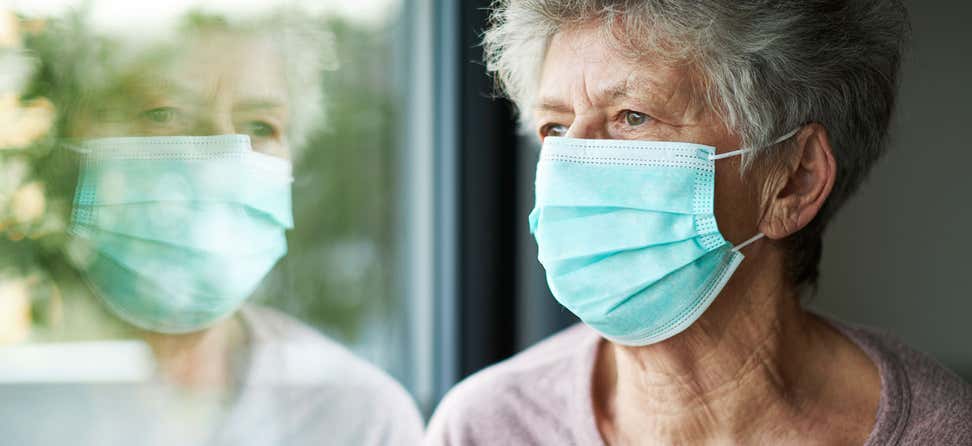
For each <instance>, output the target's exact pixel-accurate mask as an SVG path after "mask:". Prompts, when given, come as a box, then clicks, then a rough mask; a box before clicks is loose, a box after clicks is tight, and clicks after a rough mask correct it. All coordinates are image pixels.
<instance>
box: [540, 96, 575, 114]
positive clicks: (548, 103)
mask: <svg viewBox="0 0 972 446" xmlns="http://www.w3.org/2000/svg"><path fill="white" fill-rule="evenodd" d="M534 108H535V109H536V110H537V111H546V112H555V113H573V112H574V108H573V107H571V106H569V105H567V104H566V103H564V102H562V101H560V100H558V99H553V98H543V99H540V100H539V101H537V105H536V107H534Z"/></svg>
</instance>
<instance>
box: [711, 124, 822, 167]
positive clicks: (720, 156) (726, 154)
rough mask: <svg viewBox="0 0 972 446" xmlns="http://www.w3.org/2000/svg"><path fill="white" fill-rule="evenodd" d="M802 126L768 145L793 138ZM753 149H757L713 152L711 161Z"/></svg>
mask: <svg viewBox="0 0 972 446" xmlns="http://www.w3.org/2000/svg"><path fill="white" fill-rule="evenodd" d="M802 128H803V127H797V128H795V129H793V131H791V132H789V133H787V134H785V135H783V136H781V137H779V138H777V139H776V141H773V142H771V143H769V144H767V145H766V147H769V146H773V145H776V144H779V143H781V142H783V141H786V140H788V139H790V138H792V137H793V135H796V134H797V133H798V132H799V131H800V129H802ZM753 150H756V149H753V148H742V149H738V150H733V151H731V152H725V153H720V154H717V155H716V154H713V155H709V160H710V161H715V160H721V159H723V158H729V157H733V156H738V155H742V154H743V153H747V152H752V151H753Z"/></svg>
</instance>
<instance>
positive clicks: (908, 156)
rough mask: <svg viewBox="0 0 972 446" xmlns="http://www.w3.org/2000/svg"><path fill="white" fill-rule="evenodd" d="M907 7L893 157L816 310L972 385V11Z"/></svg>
mask: <svg viewBox="0 0 972 446" xmlns="http://www.w3.org/2000/svg"><path fill="white" fill-rule="evenodd" d="M906 3H907V4H908V8H909V10H910V12H911V21H912V28H913V34H914V35H913V41H912V44H911V48H910V52H909V54H908V57H907V60H906V61H905V65H904V73H903V74H904V75H903V79H902V84H901V92H900V96H899V100H900V102H899V104H898V111H897V118H896V123H895V124H894V126H893V128H892V135H891V146H890V151H889V152H888V154H887V157H886V158H884V160H883V161H882V162H881V163H880V164H879V165H878V166H877V167H876V168H875V170H874V171H873V173H872V175H871V177H870V178H869V180H868V181H867V182H866V183H865V184H864V186H863V187H862V188H861V190H860V191H859V192H858V193H857V195H856V196H855V197H854V198H853V199H852V200H851V201H850V202H848V204H847V206H846V207H845V208H844V209H843V210H842V211H841V212H840V213H839V214H838V216H837V218H836V220H835V221H834V224H833V225H832V227H831V228H830V230H829V233H828V234H827V237H826V241H825V242H824V259H823V268H822V272H821V274H822V281H821V286H820V292H819V295H818V296H817V297H816V299H815V300H814V301H813V302H812V305H811V306H812V307H813V308H816V309H819V310H821V311H824V312H827V313H830V314H833V315H836V316H838V317H840V318H842V319H845V320H850V321H855V322H860V323H863V324H867V325H872V326H878V327H882V328H884V329H886V330H888V331H891V332H893V333H895V334H897V335H898V336H900V337H901V338H903V339H905V340H906V341H907V342H908V343H909V344H910V345H912V346H914V347H916V348H917V349H919V350H922V351H925V352H928V353H930V354H932V355H933V356H935V357H936V358H938V359H939V360H940V361H942V362H944V363H945V364H947V365H948V366H950V367H951V368H952V369H953V370H955V371H956V372H958V373H960V374H962V375H963V376H965V378H966V379H968V380H970V381H972V232H969V231H972V196H970V195H972V144H970V140H969V136H970V132H969V130H970V129H972V84H970V82H972V28H970V27H969V23H970V22H972V4H970V3H967V2H958V1H952V2H935V1H927V0H923V1H917V0H916V1H910V2H906ZM945 3H947V5H946V4H945Z"/></svg>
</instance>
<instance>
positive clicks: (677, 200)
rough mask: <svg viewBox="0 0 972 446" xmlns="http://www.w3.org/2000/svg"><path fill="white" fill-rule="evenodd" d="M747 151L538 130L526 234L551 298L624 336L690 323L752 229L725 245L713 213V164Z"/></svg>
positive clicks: (641, 337) (640, 341) (663, 335)
mask: <svg viewBox="0 0 972 446" xmlns="http://www.w3.org/2000/svg"><path fill="white" fill-rule="evenodd" d="M794 134H796V131H793V132H791V133H789V134H787V135H785V136H784V137H782V138H780V139H778V140H777V141H775V142H774V143H773V144H776V143H779V142H782V141H785V140H786V139H789V138H790V137H792V136H793V135H794ZM750 150H752V149H740V150H736V151H732V152H727V153H724V154H719V155H716V153H715V148H713V147H710V146H705V145H700V144H692V143H684V142H662V141H631V140H603V139H576V138H564V137H547V138H545V139H544V143H543V147H542V149H541V153H540V161H539V163H538V165H537V177H536V204H535V206H534V209H533V211H532V212H531V213H530V232H531V233H532V234H533V235H534V237H535V238H536V241H537V247H538V260H539V261H540V263H541V264H543V266H544V269H545V270H546V275H547V283H548V285H549V286H550V290H551V292H552V293H553V295H554V297H555V298H556V299H557V301H558V302H560V304H561V305H563V306H564V307H566V308H567V309H569V310H570V311H571V312H573V313H574V314H575V315H577V317H579V318H580V319H581V320H582V321H583V322H584V323H585V324H587V325H589V326H590V327H592V328H593V329H595V330H596V331H598V332H599V333H600V334H601V335H603V336H604V337H605V338H607V339H609V340H611V341H613V342H616V343H619V344H623V345H632V346H640V345H648V344H652V343H656V342H659V341H662V340H665V339H668V338H670V337H672V336H674V335H676V334H678V333H680V332H682V331H683V330H685V329H686V328H688V327H689V326H690V325H691V324H692V323H694V322H695V321H696V320H698V318H699V317H700V316H701V315H702V313H703V312H704V311H705V310H706V309H707V308H708V307H709V305H710V304H711V303H712V301H713V300H714V299H715V297H716V296H717V295H718V294H719V292H720V291H721V290H722V288H723V287H724V286H725V284H726V282H727V281H728V280H729V278H730V277H731V276H732V274H733V272H734V271H735V270H736V268H737V267H738V266H739V264H740V263H741V262H742V260H743V254H742V253H741V252H740V249H742V248H743V247H744V246H746V245H748V244H749V243H752V242H753V241H756V240H757V239H759V238H760V237H762V234H758V235H756V236H755V237H753V238H751V239H749V240H747V241H746V242H743V243H741V244H739V245H738V246H735V247H734V246H732V245H730V244H729V243H728V242H726V240H725V239H724V238H723V236H722V234H721V233H720V232H719V228H718V225H717V224H716V218H715V215H714V213H713V212H714V211H713V201H714V189H715V161H716V160H717V159H721V158H726V157H730V156H737V155H740V154H742V153H745V152H747V151H750Z"/></svg>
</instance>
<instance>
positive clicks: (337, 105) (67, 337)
mask: <svg viewBox="0 0 972 446" xmlns="http://www.w3.org/2000/svg"><path fill="white" fill-rule="evenodd" d="M319 3H320V2H309V1H308V2H286V3H283V2H278V3H277V4H272V3H269V2H262V1H223V2H198V1H179V2H162V3H157V4H152V5H148V4H141V3H137V2H116V1H93V2H81V1H71V0H64V1H49V2H14V3H13V4H12V5H11V6H9V7H8V9H5V10H0V22H2V23H0V71H2V73H3V75H0V119H2V121H3V122H4V124H3V127H2V128H0V393H3V394H5V395H6V396H4V397H3V399H4V400H5V401H13V400H14V399H15V398H13V396H19V397H22V398H21V399H19V401H21V403H18V405H17V406H11V405H9V404H6V403H4V404H0V406H3V408H2V409H0V414H13V413H15V412H17V411H20V412H22V413H35V414H42V415H41V419H42V420H43V421H46V422H50V423H53V424H56V425H57V426H59V427H62V428H63V427H65V426H71V425H77V424H78V423H81V422H82V421H83V422H84V423H89V422H90V426H87V427H86V428H85V429H83V430H82V431H83V433H84V434H83V435H82V434H79V431H72V430H71V429H60V430H59V431H58V432H53V431H52V432H41V431H42V430H43V429H42V427H40V426H46V425H47V424H45V423H39V424H35V425H33V427H31V428H29V429H26V431H24V430H18V431H16V432H15V433H14V434H13V435H14V436H13V438H17V439H21V440H24V441H23V443H25V444H29V443H30V442H31V441H32V440H33V441H37V442H46V441H65V440H67V439H72V438H73V439H79V438H83V439H87V440H90V441H91V443H92V444H98V443H101V442H106V441H119V440H120V439H124V438H125V437H124V435H126V434H131V435H144V438H143V439H144V440H145V441H146V442H151V441H152V440H154V439H158V441H159V442H160V443H164V444H192V442H193V441H196V440H200V441H201V439H206V438H212V436H213V435H217V436H219V435H226V436H227V437H226V438H233V437H232V435H237V434H239V429H237V432H223V430H232V429H230V428H226V425H231V426H232V425H234V423H235V424H236V425H237V427H239V426H245V425H246V420H251V419H250V418H247V417H251V416H253V414H252V413H243V414H241V413H240V410H239V409H238V407H237V406H244V405H246V404H248V402H247V399H246V398H247V396H246V395H250V396H249V398H252V395H251V394H247V393H246V390H245V387H246V386H247V385H248V383H249V381H248V380H249V379H251V378H253V376H254V375H256V374H259V373H269V375H264V376H278V375H281V374H284V373H285V372H286V373H290V374H300V373H307V374H310V375H313V376H317V377H318V378H317V379H320V375H326V374H327V373H330V371H334V373H338V374H340V373H347V371H346V370H344V368H347V367H351V366H350V365H348V364H349V363H341V364H331V363H329V361H330V362H335V361H341V360H342V359H341V358H345V359H347V360H348V361H355V362H354V364H358V362H356V361H360V366H361V367H362V368H361V369H360V370H364V371H363V372H361V374H359V376H358V377H360V376H363V375H367V374H372V373H374V372H375V371H376V370H378V369H380V370H383V371H384V372H385V373H387V374H388V375H389V376H390V378H387V380H384V378H381V379H378V380H379V381H381V383H383V384H381V385H390V384H388V383H391V382H393V381H392V378H394V379H395V380H397V381H398V382H400V383H401V384H402V386H404V388H405V389H407V390H408V391H409V392H411V394H412V395H413V396H412V397H413V398H415V399H416V400H417V401H418V402H419V403H420V404H421V405H422V406H423V409H425V410H426V411H428V410H429V409H431V406H432V405H433V404H434V402H435V401H434V399H435V397H436V396H435V394H436V392H439V393H441V390H436V389H435V387H436V384H435V380H436V377H435V374H436V373H438V372H436V373H433V366H434V362H435V361H436V355H437V353H436V349H435V346H434V345H433V339H434V338H435V336H434V334H433V330H435V329H436V328H435V327H436V326H437V324H438V321H437V320H436V317H435V316H434V314H435V311H436V310H435V308H436V304H435V300H436V299H438V297H437V296H438V295H437V294H436V293H437V289H439V288H438V285H437V283H436V277H437V276H436V271H435V269H436V265H437V263H436V261H435V258H436V256H437V255H438V254H437V253H438V251H437V250H439V251H441V250H447V249H448V248H444V247H442V245H441V243H440V242H439V241H438V240H439V239H438V236H437V233H436V226H437V225H436V218H437V217H436V216H437V215H441V214H437V212H438V206H437V203H438V202H439V200H438V198H437V196H436V194H437V183H436V181H437V180H435V178H437V173H438V172H437V169H440V168H441V166H438V165H437V164H436V156H437V155H436V151H437V150H438V149H437V148H436V147H437V144H438V141H439V140H440V137H439V136H438V135H437V133H436V132H437V130H436V129H437V128H438V127H437V123H436V121H435V119H434V117H433V115H434V113H436V110H437V109H438V107H439V104H437V103H436V99H435V96H434V95H433V94H432V93H431V92H432V89H433V87H434V84H433V82H434V75H435V70H434V63H435V59H436V58H437V57H438V55H437V54H438V53H437V52H436V50H435V46H434V44H433V38H434V35H433V34H432V33H433V32H434V31H433V28H432V27H431V26H430V25H432V24H433V23H434V22H435V18H434V17H435V14H434V11H433V9H434V8H433V5H432V3H431V2H428V1H408V0H367V1H356V2H353V3H352V2H329V3H324V4H323V5H321V4H319ZM7 123H11V124H7ZM279 161H282V163H281V162H279ZM287 161H289V163H287ZM288 164H289V165H290V166H292V167H288ZM268 166H270V167H268ZM281 166H284V167H281ZM271 167H272V168H271ZM278 167H279V169H278ZM271 171H272V172H271ZM258 172H259V173H258ZM291 179H292V183H291V182H289V180H291ZM288 185H289V186H288ZM160 203H161V204H160ZM173 203H176V204H173ZM289 203H292V206H288V204H289ZM291 211H292V212H291ZM290 216H292V222H291V221H289V217H290ZM284 235H285V239H281V237H282V236H284ZM284 240H285V242H284ZM282 249H285V252H284V251H283V250H282ZM278 258H279V260H277V259H278ZM186 296H192V297H193V298H192V299H186V298H185V297H186ZM180 299H181V300H180ZM244 301H245V303H242V304H241V303H240V302H244ZM200 302H203V303H200ZM239 305H242V307H239ZM238 307H239V308H242V309H240V310H237V308H238ZM255 307H258V308H261V310H259V311H257V310H253V309H252V308H255ZM263 308H273V309H276V311H277V312H267V313H265V314H264V313H262V311H264V310H262V309H263ZM233 319H240V320H241V321H242V322H240V324H241V327H242V328H238V329H237V330H236V331H234V330H231V329H226V330H223V331H219V333H221V334H220V335H219V336H216V335H213V334H212V333H216V332H217V331H216V330H213V329H212V327H224V326H228V323H226V322H225V321H228V320H233ZM255 319H259V321H258V322H254V321H253V320H255ZM257 326H259V328H254V327H257ZM306 327H312V328H313V329H316V330H317V331H319V332H320V333H322V334H323V335H324V336H325V337H324V338H322V339H324V340H323V341H322V340H321V339H318V338H316V337H315V336H317V335H309V334H307V331H306ZM200 330H202V331H200ZM257 331H259V333H257ZM185 333H207V334H206V335H193V334H185ZM241 333H242V334H241ZM194 336H195V337H194ZM265 337H276V338H279V339H281V340H283V344H285V348H284V349H282V350H287V349H289V350H288V352H287V353H279V352H278V353H279V354H280V355H282V356H274V358H282V359H281V360H280V362H276V363H275V362H273V361H272V360H267V361H266V362H267V363H264V364H262V365H257V364H256V363H257V362H259V361H258V360H259V358H263V357H262V356H260V355H261V353H260V352H259V350H257V349H256V348H255V347H253V346H255V345H257V344H259V342H262V341H263V340H264V338H265ZM237 338H239V339H237ZM314 342H324V343H326V345H331V344H328V343H333V346H332V347H333V349H332V350H327V349H326V348H324V347H321V348H324V350H321V348H308V347H307V345H306V344H308V343H311V344H312V346H317V345H318V344H313V343H314ZM338 344H340V345H343V346H344V347H346V348H347V349H349V350H350V351H351V352H353V356H352V355H348V356H342V355H341V354H340V353H336V352H338V351H339V347H336V345H338ZM236 345H241V346H248V347H247V348H239V349H233V348H231V347H232V346H236ZM321 345H325V344H321ZM187 346H188V347H187ZM200 346H203V347H200ZM227 346H230V347H227ZM249 347H253V348H249ZM327 348H330V347H327ZM282 350H281V351H282ZM239 352H244V353H242V354H237V353H239ZM293 352H296V353H295V354H296V355H297V356H296V357H290V356H287V355H290V354H291V353H293ZM322 352H324V353H322ZM254 358H257V359H254ZM321 362H323V363H324V364H323V365H322V364H319V363H321ZM203 363H205V364H222V369H220V367H216V368H215V369H213V368H212V367H203V366H200V364H203ZM259 367H264V368H268V369H267V370H265V371H264V372H259V371H255V370H254V369H255V368H259ZM275 367H276V368H278V369H279V370H273V369H274V368H275ZM314 367H318V368H317V369H315V368H314ZM368 367H374V369H371V368H368ZM351 369H353V370H357V369H354V368H353V367H351ZM288 376H290V375H288ZM339 376H345V375H339ZM368 376H371V375H368ZM342 379H343V378H342ZM362 379H364V378H362ZM146 383H149V384H151V385H148V386H146V385H145V384H146ZM347 384H348V386H347V387H350V388H353V387H354V386H355V385H363V384H361V383H360V382H358V381H357V377H350V378H347ZM318 387H320V386H318ZM318 387H315V389H316V390H312V391H308V392H307V393H306V395H305V397H306V398H311V399H313V395H314V394H313V392H320V389H319V388H318ZM133 388H137V389H139V390H138V392H133V391H132V389H133ZM171 388H176V389H182V390H186V389H189V390H190V392H188V393H185V392H183V393H180V392H168V391H167V390H166V389H168V390H171ZM160 389H162V390H160ZM276 389H277V390H278V391H280V392H284V390H281V389H280V388H279V387H277V388H276ZM160 392H161V393H160ZM268 393H269V392H268ZM135 394H137V395H141V396H140V397H139V398H135V397H132V395H135ZM187 394H191V395H192V396H191V397H186V396H185V395H187ZM25 395H33V396H31V397H29V398H28V397H24V396H25ZM146 395H148V396H146ZM173 395H175V396H173ZM200 395H201V396H200ZM277 396H279V395H277ZM275 397H276V396H275ZM263 398H264V399H265V400H251V402H252V401H270V400H273V401H275V403H280V399H279V398H283V397H282V396H279V398H277V399H273V398H270V397H269V396H267V395H264V396H263ZM267 398H270V399H267ZM294 398H296V396H295V397H294ZM318 398H320V399H321V400H322V401H323V400H324V399H327V398H332V396H331V395H324V394H322V395H319V396H318ZM106 402H107V403H106ZM25 404H27V405H30V407H25V406H24V405H25ZM105 404H110V405H114V406H115V407H114V408H113V410H128V412H127V413H128V414H132V418H133V420H130V421H132V423H131V425H130V426H128V427H126V428H119V427H118V425H117V424H113V423H112V420H110V419H106V418H107V417H108V415H104V416H101V415H97V416H96V418H98V419H97V420H94V421H92V420H90V419H88V418H87V417H81V416H79V414H81V413H95V414H97V413H98V412H97V411H95V412H89V410H94V409H95V408H99V407H101V408H103V407H104V405H105ZM147 404H148V405H152V404H154V405H156V406H157V407H156V408H158V407H164V409H163V410H161V413H162V414H163V415H165V417H164V418H166V419H164V420H161V421H159V422H158V423H157V426H154V427H150V426H149V424H151V423H145V420H135V418H137V417H136V416H135V415H134V414H141V413H144V411H145V410H147V409H146V405H147ZM256 404H257V405H260V404H261V403H256ZM403 404H404V403H403ZM132 405H134V406H135V407H133V406H132ZM264 406H266V407H260V408H258V409H260V410H262V411H263V412H262V413H264V414H271V415H273V411H274V410H276V411H278V414H277V418H278V419H277V420H276V422H271V423H270V425H271V427H267V425H266V424H263V425H261V427H260V428H259V429H256V430H255V431H256V434H255V435H257V436H255V437H253V438H251V439H250V440H249V441H256V442H257V444H274V443H273V441H276V440H274V439H278V440H279V438H285V436H286V435H289V434H285V432H284V431H286V430H287V429H290V427H288V425H287V424H286V423H287V422H292V421H293V420H292V418H293V413H291V412H288V410H287V408H283V409H281V408H280V407H279V404H277V405H276V406H273V405H271V404H269V403H268V404H264ZM270 406H272V407H270ZM322 406H323V404H322ZM354 407H355V408H356V409H346V410H352V411H353V410H357V409H362V408H361V407H358V406H354ZM303 409H306V410H311V409H307V408H303ZM313 410H316V411H318V413H317V414H316V416H317V417H321V416H323V415H321V413H324V412H327V410H325V409H324V408H320V407H318V408H314V409H313ZM328 410H334V411H335V412H337V409H335V408H331V409H328ZM403 410H405V409H403ZM106 413H114V412H106ZM328 413H329V412H328ZM311 415H313V414H311ZM332 415H333V414H332ZM338 415H340V414H338ZM23 416H25V415H21V416H19V417H13V418H10V420H14V421H12V423H19V422H21V421H23V420H24V419H23ZM390 416H391V415H390ZM349 417H351V414H350V413H348V414H345V418H344V419H348V420H350V421H354V419H353V418H349ZM332 418H333V417H332ZM339 419H340V417H339ZM416 420H417V417H416ZM350 421H349V422H350ZM265 422H266V421H265V420H264V423H265ZM173 423H174V424H173ZM166 426H168V427H173V426H178V427H179V428H178V429H177V428H172V429H166ZM329 427H330V428H331V430H332V431H333V430H334V429H335V428H336V427H341V426H340V424H339V423H337V422H335V423H334V424H333V425H331V426H329ZM411 427H414V426H410V427H408V428H411ZM408 428H404V429H403V430H408ZM146 429H147V430H146ZM322 429H323V428H322ZM417 429H421V426H418V427H417ZM0 430H4V431H7V429H6V428H4V429H0ZM298 431H299V429H298ZM214 432H216V433H214ZM411 433H414V432H411ZM18 434H19V435H22V436H21V437H18V436H17V435H18ZM72 435H73V436H74V437H71V436H72ZM78 435H81V436H78ZM84 435H88V436H84ZM260 435H264V436H267V437H261V436H260ZM273 435H278V437H274V436H273ZM334 438H339V437H334ZM349 438H350V437H349ZM38 439H40V440H38ZM264 440H266V441H264ZM234 444H239V443H234ZM280 444H284V443H280Z"/></svg>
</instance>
